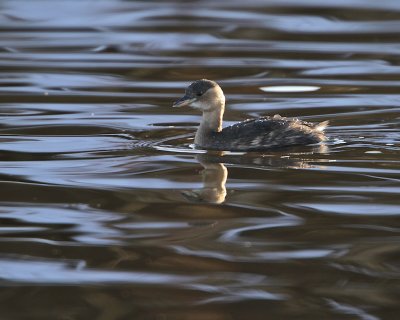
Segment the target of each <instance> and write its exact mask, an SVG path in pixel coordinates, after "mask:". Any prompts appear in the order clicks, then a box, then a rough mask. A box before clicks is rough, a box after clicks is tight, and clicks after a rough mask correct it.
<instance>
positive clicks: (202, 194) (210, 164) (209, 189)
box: [182, 152, 228, 204]
mask: <svg viewBox="0 0 400 320" xmlns="http://www.w3.org/2000/svg"><path fill="white" fill-rule="evenodd" d="M222 156H223V152H213V153H203V154H198V155H196V159H197V161H198V162H199V163H200V164H201V165H202V166H203V168H204V170H203V171H202V172H201V175H202V179H203V188H201V189H199V190H191V191H183V192H182V194H183V195H184V196H185V198H186V199H187V200H189V201H194V202H207V203H216V204H218V203H222V202H224V201H225V197H226V187H225V184H226V179H227V178H228V169H227V168H226V167H225V165H224V164H223V163H221V162H219V161H218V160H220V161H222ZM215 158H217V161H215V160H216V159H215ZM218 158H220V159H218Z"/></svg>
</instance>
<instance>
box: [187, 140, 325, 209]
mask: <svg viewBox="0 0 400 320" xmlns="http://www.w3.org/2000/svg"><path fill="white" fill-rule="evenodd" d="M300 150H301V149H300ZM291 151H292V152H291V153H290V155H282V154H272V156H271V155H270V156H268V155H265V154H242V155H237V154H232V153H226V152H224V151H210V152H207V153H201V154H197V155H196V159H197V161H198V162H199V163H200V164H201V166H202V167H203V168H204V170H202V171H201V175H202V180H203V187H202V188H201V189H195V190H188V191H183V192H182V195H183V196H184V197H185V198H186V200H188V201H190V202H205V203H214V204H221V203H223V202H224V201H225V198H226V195H227V191H226V180H227V179H228V169H227V167H226V166H225V165H224V163H229V164H233V165H235V164H236V165H241V166H243V165H244V166H246V167H247V168H249V167H252V166H254V168H255V169H256V168H258V169H259V168H260V167H272V168H292V169H306V168H311V167H312V168H315V167H321V165H316V164H315V162H318V159H312V160H307V159H303V158H302V157H301V156H302V155H304V156H305V155H312V154H315V153H316V154H324V153H328V151H329V149H328V147H327V146H326V145H325V144H321V145H318V146H314V147H313V148H312V150H311V151H308V152H304V148H303V149H302V150H301V151H302V152H295V151H296V150H295V149H291ZM292 156H293V158H292ZM294 157H295V158H294ZM311 161H312V162H313V164H310V162H311Z"/></svg>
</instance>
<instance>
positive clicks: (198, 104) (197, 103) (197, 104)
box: [190, 101, 207, 109]
mask: <svg viewBox="0 0 400 320" xmlns="http://www.w3.org/2000/svg"><path fill="white" fill-rule="evenodd" d="M190 106H191V107H193V108H197V109H207V106H206V105H204V103H202V102H200V101H194V102H192V103H191V104H190Z"/></svg>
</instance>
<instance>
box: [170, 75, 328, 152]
mask: <svg viewBox="0 0 400 320" xmlns="http://www.w3.org/2000/svg"><path fill="white" fill-rule="evenodd" d="M184 106H190V107H193V108H195V109H199V110H200V111H202V113H203V117H202V120H201V122H200V125H199V127H198V129H197V132H196V135H195V138H194V145H195V148H196V149H205V150H220V151H243V152H247V151H263V150H269V149H275V148H281V147H289V146H298V145H308V144H314V143H319V142H322V141H324V140H325V139H326V137H325V134H324V130H325V128H326V127H327V126H328V121H323V122H320V123H310V122H305V121H301V120H299V119H288V118H285V117H281V116H280V115H278V114H276V115H274V116H272V117H271V116H267V117H260V118H255V119H247V120H245V121H242V122H239V123H236V124H234V125H231V126H229V127H225V128H222V121H223V115H224V111H225V95H224V93H223V91H222V89H221V87H220V86H219V85H218V84H217V83H216V82H215V81H212V80H207V79H201V80H197V81H195V82H193V83H192V84H190V85H189V86H188V87H187V88H186V90H185V95H184V96H183V97H182V98H180V99H179V100H177V101H175V102H174V104H173V107H184Z"/></svg>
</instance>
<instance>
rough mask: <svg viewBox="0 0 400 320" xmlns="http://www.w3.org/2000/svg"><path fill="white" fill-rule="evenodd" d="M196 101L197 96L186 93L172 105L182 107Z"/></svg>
mask: <svg viewBox="0 0 400 320" xmlns="http://www.w3.org/2000/svg"><path fill="white" fill-rule="evenodd" d="M194 101H196V98H192V97H189V96H187V95H184V96H183V97H182V98H180V99H179V100H176V101H175V102H174V104H173V105H172V107H173V108H180V107H185V106H188V105H190V104H191V103H192V102H194Z"/></svg>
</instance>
